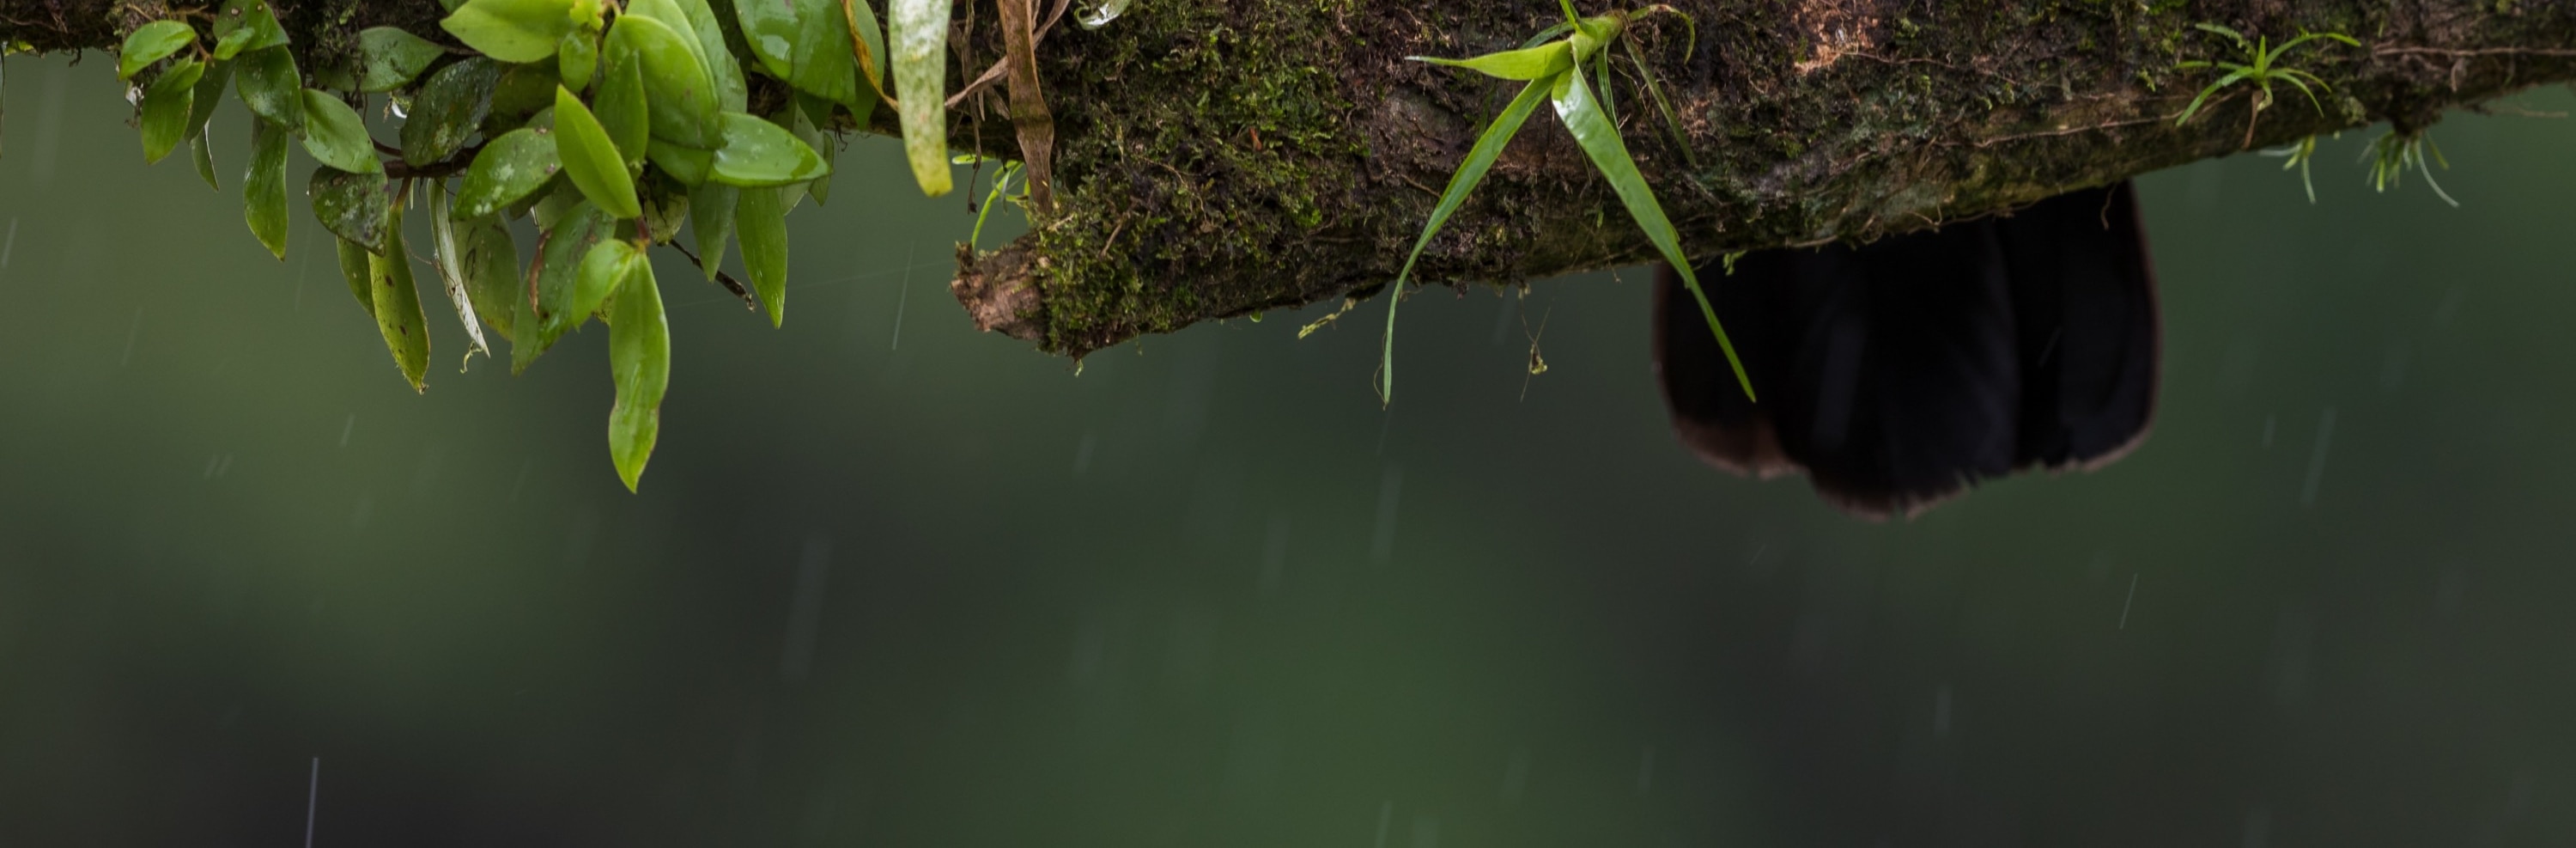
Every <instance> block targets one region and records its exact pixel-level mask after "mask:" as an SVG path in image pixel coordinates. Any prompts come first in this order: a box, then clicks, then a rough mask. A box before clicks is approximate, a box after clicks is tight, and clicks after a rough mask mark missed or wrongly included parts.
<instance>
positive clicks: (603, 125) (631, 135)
mask: <svg viewBox="0 0 2576 848" xmlns="http://www.w3.org/2000/svg"><path fill="white" fill-rule="evenodd" d="M609 52H610V54H611V56H612V57H614V56H616V55H618V54H621V53H623V52H624V51H618V50H611V51H609ZM650 108H651V107H650V104H649V103H647V102H646V98H645V94H644V68H643V64H642V63H640V62H637V61H635V60H633V59H631V58H628V59H618V58H611V59H610V60H609V61H608V66H607V68H606V69H604V70H603V71H602V72H601V73H600V79H599V94H598V95H597V96H595V97H592V98H591V114H592V116H594V117H597V118H598V119H599V127H600V129H603V130H606V131H608V142H609V143H610V144H612V145H615V146H616V147H617V158H618V161H620V162H623V163H625V165H626V167H628V168H630V169H631V168H633V167H634V166H635V165H636V164H638V163H641V162H643V161H644V153H645V145H646V143H647V142H650V141H651V140H652V138H653V130H652V122H651V113H650V111H649V110H650Z"/></svg>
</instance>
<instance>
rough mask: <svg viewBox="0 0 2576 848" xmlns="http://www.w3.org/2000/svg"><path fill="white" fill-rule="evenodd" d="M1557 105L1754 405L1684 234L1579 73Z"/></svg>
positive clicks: (1562, 81) (1560, 88) (1564, 86)
mask: <svg viewBox="0 0 2576 848" xmlns="http://www.w3.org/2000/svg"><path fill="white" fill-rule="evenodd" d="M1554 100H1555V103H1556V116H1557V119H1558V120H1559V121H1562V122H1564V124H1565V128H1566V129H1567V130H1569V131H1571V132H1573V133H1574V140H1575V142H1576V143H1578V144H1580V145H1582V147H1583V152H1584V155H1586V156H1588V157H1590V158H1591V159H1592V166H1593V167H1594V168H1595V169H1598V170H1599V171H1600V172H1601V175H1602V176H1603V177H1607V178H1608V179H1609V180H1610V187H1611V189H1612V190H1614V191H1616V192H1618V194H1619V202H1620V203H1621V204H1623V205H1625V206H1627V207H1628V216H1629V217H1631V218H1634V219H1636V222H1637V227H1638V228H1639V229H1642V230H1644V231H1645V232H1646V240H1647V241H1650V242H1653V243H1654V245H1655V250H1656V251H1657V252H1660V253H1662V254H1663V255H1664V261H1666V262H1670V263H1672V266H1673V268H1674V269H1675V270H1677V271H1680V272H1681V277H1682V285H1683V286H1684V287H1686V288H1688V289H1690V293H1691V297H1693V298H1696V299H1697V300H1698V301H1699V310H1700V314H1701V315H1702V316H1703V317H1706V318H1707V319H1708V331H1709V332H1711V333H1714V334H1716V336H1717V346H1718V348H1719V349H1720V350H1723V351H1725V352H1726V364H1727V365H1729V366H1731V367H1733V368H1734V369H1735V380H1736V383H1737V384H1738V385H1740V386H1742V387H1743V388H1744V396H1745V398H1746V399H1748V400H1749V399H1752V398H1753V378H1751V377H1749V376H1746V375H1745V373H1744V361H1743V360H1742V359H1739V358H1737V357H1736V355H1735V342H1734V341H1732V340H1730V339H1728V338H1727V337H1726V328H1725V327H1722V326H1719V325H1718V323H1717V310H1716V308H1714V307H1712V306H1710V305H1709V302H1708V294H1707V293H1706V292H1703V291H1701V290H1700V286H1699V275H1697V274H1695V273H1693V272H1692V271H1691V265H1690V257H1689V256H1686V255H1683V253H1682V247H1681V236H1680V234H1679V233H1677V232H1675V231H1674V230H1673V223H1672V221H1671V219H1669V218H1666V217H1665V216H1664V207H1663V204H1662V203H1659V202H1657V201H1656V200H1655V192H1654V190H1653V189H1651V188H1648V187H1647V186H1646V178H1645V175H1643V174H1640V173H1638V172H1637V162H1636V160H1635V159H1632V158H1630V157H1629V155H1628V145H1627V144H1626V143H1625V142H1623V141H1621V140H1620V139H1619V126H1618V124H1616V123H1613V122H1612V121H1611V120H1610V117H1609V115H1607V114H1605V113H1604V112H1603V111H1602V110H1601V105H1600V102H1599V101H1597V100H1594V99H1593V97H1592V88H1591V86H1588V85H1585V84H1584V81H1583V74H1581V73H1567V74H1565V75H1563V76H1562V77H1559V78H1558V81H1557V82H1556V83H1555V93H1554Z"/></svg>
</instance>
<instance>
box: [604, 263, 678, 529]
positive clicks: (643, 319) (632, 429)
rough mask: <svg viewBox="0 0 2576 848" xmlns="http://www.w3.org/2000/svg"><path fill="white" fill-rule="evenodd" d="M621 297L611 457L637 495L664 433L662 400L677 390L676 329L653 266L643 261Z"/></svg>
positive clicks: (612, 344)
mask: <svg viewBox="0 0 2576 848" xmlns="http://www.w3.org/2000/svg"><path fill="white" fill-rule="evenodd" d="M635 264H636V271H635V273H634V275H633V276H631V277H629V278H628V279H627V280H626V283H625V285H623V286H620V287H619V290H618V292H617V302H616V306H615V307H614V312H615V314H613V315H611V316H610V319H611V320H610V321H609V325H608V373H609V376H610V378H612V379H613V380H615V381H616V384H617V405H616V406H615V407H613V408H611V409H610V410H609V412H608V455H609V459H610V460H611V461H613V462H615V463H616V464H617V477H618V479H621V480H624V481H626V489H627V491H634V490H635V486H636V483H637V482H638V481H639V480H640V479H641V478H642V477H643V476H644V464H645V462H646V461H648V460H650V459H652V457H653V443H654V442H655V441H656V440H658V439H659V438H660V436H661V432H662V395H663V393H664V392H665V391H666V390H667V389H669V387H670V384H671V325H670V322H669V320H668V319H667V317H666V316H665V315H664V314H663V311H662V288H661V286H660V284H659V283H657V282H655V281H654V279H653V264H652V263H650V262H643V261H638V262H636V263H635Z"/></svg>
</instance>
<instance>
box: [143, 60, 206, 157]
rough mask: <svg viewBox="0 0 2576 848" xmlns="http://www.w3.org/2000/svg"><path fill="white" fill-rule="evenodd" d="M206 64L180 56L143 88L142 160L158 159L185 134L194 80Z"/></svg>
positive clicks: (194, 100) (195, 95)
mask: <svg viewBox="0 0 2576 848" xmlns="http://www.w3.org/2000/svg"><path fill="white" fill-rule="evenodd" d="M205 73H206V66H204V65H201V64H198V63H197V60H195V59H181V60H179V62H178V63H177V64H174V65H171V66H170V69H169V70H167V71H162V72H161V77H160V78H159V79H155V80H153V81H152V86H151V87H150V88H146V89H144V90H143V159H144V161H147V162H159V161H161V159H162V157H165V156H168V155H170V151H171V150H174V149H176V148H178V146H179V142H180V141H182V140H184V139H186V138H187V137H188V114H189V113H190V112H191V111H192V110H193V109H194V107H195V105H196V102H197V100H196V98H197V80H198V78H199V77H202V76H204V75H205Z"/></svg>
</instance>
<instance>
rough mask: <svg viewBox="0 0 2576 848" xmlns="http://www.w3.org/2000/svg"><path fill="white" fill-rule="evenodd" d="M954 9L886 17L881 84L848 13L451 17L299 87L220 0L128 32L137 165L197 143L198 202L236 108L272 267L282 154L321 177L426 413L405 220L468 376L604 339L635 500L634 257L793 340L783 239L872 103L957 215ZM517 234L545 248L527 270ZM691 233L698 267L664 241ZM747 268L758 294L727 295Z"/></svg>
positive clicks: (644, 315)
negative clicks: (388, 134)
mask: <svg viewBox="0 0 2576 848" xmlns="http://www.w3.org/2000/svg"><path fill="white" fill-rule="evenodd" d="M951 2H952V0H893V2H892V5H891V8H892V10H893V18H894V20H895V28H894V35H895V40H896V42H897V46H898V47H899V48H900V49H899V50H898V51H896V52H895V53H894V54H893V55H892V56H891V59H892V61H891V62H886V61H881V60H880V57H887V56H888V55H889V54H888V52H887V49H886V42H887V36H886V34H885V33H884V32H882V31H881V28H880V26H879V24H878V21H877V18H876V14H875V12H874V11H872V10H871V9H870V8H869V5H868V4H867V3H866V2H863V1H862V0H771V2H759V3H720V4H716V5H715V6H711V5H710V3H709V2H708V0H624V2H622V3H620V2H614V1H613V0H450V2H447V3H446V4H445V5H446V7H447V9H448V14H447V16H446V17H445V18H444V19H442V20H441V21H440V27H441V28H442V29H443V30H445V31H446V33H447V34H448V35H450V36H453V37H454V39H455V41H456V42H457V44H461V45H462V47H458V46H455V45H448V44H440V43H437V42H433V41H430V40H428V39H424V38H422V37H420V36H418V35H414V34H412V33H410V32H406V31H404V30H401V29H397V28H392V27H378V28H374V29H369V30H366V31H363V32H362V33H360V34H359V38H358V43H357V45H356V47H357V51H356V54H357V55H356V57H355V60H354V62H352V63H350V64H349V65H347V66H336V67H321V68H299V67H298V66H297V55H296V53H295V52H294V51H293V50H292V49H291V48H292V47H293V45H292V44H291V43H290V42H291V39H290V37H289V34H288V32H287V30H286V29H285V27H283V26H281V24H280V22H279V18H278V16H277V13H276V10H275V9H273V8H272V7H271V6H270V5H269V3H268V0H226V1H225V2H224V3H222V5H221V6H220V8H216V9H211V10H208V9H175V10H168V11H165V12H164V13H163V15H164V16H163V17H161V19H158V20H150V21H146V22H143V23H141V24H139V25H137V26H135V27H134V28H133V29H132V30H130V31H129V32H128V34H127V36H126V38H125V39H124V41H123V43H122V46H121V49H120V51H119V56H118V62H117V71H118V77H119V79H120V80H122V81H125V82H127V83H128V84H129V85H136V86H139V87H140V89H141V91H142V97H141V101H140V119H139V120H138V121H137V124H138V126H139V127H140V128H141V130H142V136H143V147H144V155H145V158H146V159H147V160H149V161H154V162H157V161H160V160H161V159H163V158H165V157H167V156H168V155H169V154H170V153H172V152H173V151H175V150H176V149H177V148H178V147H179V146H180V145H182V144H186V145H187V146H189V148H190V150H191V152H192V154H193V157H192V158H193V159H194V160H195V165H196V169H197V172H198V174H199V175H200V176H201V177H203V178H204V179H205V181H206V182H207V184H209V185H217V184H218V180H217V178H216V170H215V165H214V161H213V157H212V155H211V152H210V149H209V148H210V146H209V145H208V144H207V141H206V134H207V132H208V130H209V129H210V127H211V119H212V118H213V116H214V113H215V107H216V106H217V105H218V104H219V103H220V102H221V100H222V98H223V97H224V96H225V94H226V93H227V91H228V90H229V91H230V92H231V93H233V94H235V95H236V96H237V97H238V98H239V99H240V101H241V102H242V104H243V105H244V106H245V107H247V109H248V111H249V112H250V114H251V116H252V117H253V121H252V127H251V145H250V147H251V157H250V164H249V168H248V172H247V175H246V177H245V179H244V181H243V195H244V203H245V206H246V211H245V218H246V219H247V222H248V224H249V227H250V230H251V232H252V234H253V235H254V236H255V237H256V238H257V239H258V240H259V242H260V243H261V245H263V246H264V247H266V248H267V249H268V250H269V252H270V253H272V254H273V255H275V256H276V257H278V258H279V259H284V258H285V257H286V254H287V235H288V231H289V227H288V221H287V205H288V204H287V199H288V198H287V188H286V186H287V183H286V173H285V171H286V160H287V156H286V154H287V146H288V144H289V142H290V141H292V142H294V143H297V144H300V145H301V146H302V147H303V148H304V150H305V152H307V153H309V154H311V155H312V157H313V158H314V159H315V160H316V161H318V162H319V163H320V167H319V168H317V169H316V170H315V171H314V172H313V175H312V177H311V178H310V181H309V187H308V194H309V196H310V198H311V203H312V207H313V212H314V215H315V217H316V218H318V219H320V221H321V223H322V225H323V228H324V229H325V230H327V231H328V232H330V234H331V236H332V238H333V241H334V242H335V244H336V246H337V251H338V255H339V262H340V267H341V270H342V272H343V274H344V276H345V277H346V278H347V280H348V283H349V287H350V293H351V294H352V295H354V296H355V297H356V299H357V300H358V303H359V305H360V306H361V307H363V308H364V309H365V310H366V311H367V314H368V315H369V316H370V317H372V318H373V320H374V321H375V323H376V325H377V327H378V328H379V330H381V332H382V335H383V337H384V340H385V344H386V347H387V348H388V349H389V350H390V351H391V353H392V355H393V359H394V362H395V365H396V366H397V368H398V369H399V371H400V372H401V374H402V377H403V379H404V381H405V382H406V383H408V384H409V385H411V386H412V387H413V388H414V390H420V389H422V388H423V387H424V383H425V377H426V372H427V364H428V357H429V331H428V327H427V325H426V324H427V321H426V315H425V312H424V310H423V309H422V306H421V295H420V292H419V288H418V286H417V284H416V283H415V277H414V275H413V264H412V263H413V258H414V256H413V250H412V248H410V247H408V246H407V245H406V244H405V236H404V232H403V218H404V215H405V213H406V212H407V211H409V210H411V209H413V208H414V207H415V206H416V205H420V204H423V203H425V205H426V207H427V214H428V217H429V218H430V221H429V227H428V229H429V233H430V239H429V241H430V245H429V251H428V252H429V255H428V257H427V261H428V264H429V265H430V266H431V268H432V269H433V270H434V271H435V273H436V276H435V280H436V281H437V283H438V285H439V287H440V289H441V290H442V291H443V293H444V294H445V295H446V299H447V301H448V302H449V303H450V305H452V306H453V307H454V308H455V310H456V313H457V317H458V319H459V320H460V321H461V322H462V323H463V324H464V327H465V330H466V337H467V340H468V353H467V357H468V360H469V361H470V359H471V356H472V354H473V353H477V352H481V353H485V354H487V355H489V348H488V346H487V344H486V341H485V339H486V335H485V332H486V330H487V329H488V330H489V331H490V332H491V333H492V334H494V335H498V336H500V337H501V338H502V339H504V340H506V341H508V342H509V343H510V346H511V355H510V360H511V369H512V370H513V371H514V372H516V371H520V370H524V369H525V368H527V367H528V366H529V364H530V363H532V362H534V361H535V360H536V359H537V358H538V356H539V355H541V354H543V353H544V352H545V351H546V350H547V349H548V348H549V347H551V346H552V345H553V344H555V343H556V342H557V341H559V340H560V339H562V338H563V336H564V335H565V334H567V333H569V332H572V331H573V330H576V329H578V328H580V327H581V326H583V325H584V324H586V323H588V322H589V321H590V319H592V318H594V317H596V318H598V319H600V320H601V321H602V322H603V323H605V324H607V325H608V327H609V367H610V373H611V377H612V379H613V381H614V383H615V386H616V393H617V394H616V398H617V399H616V404H615V406H614V407H613V409H612V410H611V412H610V414H609V427H608V437H609V439H608V441H609V453H610V458H611V459H612V461H613V463H614V465H615V466H616V468H617V472H618V476H619V478H620V479H621V480H622V481H623V482H624V483H625V484H626V486H627V487H628V488H629V489H632V488H634V487H635V486H636V484H637V481H638V479H639V477H640V476H641V475H642V473H643V471H644V467H645V464H646V461H647V460H648V459H649V458H650V457H651V455H652V451H653V446H654V443H655V441H656V440H657V438H658V435H659V432H660V406H661V402H662V398H663V394H664V391H665V389H666V388H667V387H668V383H669V374H670V356H671V350H670V333H669V327H668V323H667V321H666V320H665V317H664V314H663V309H662V298H661V291H660V288H659V283H658V281H657V280H656V279H655V277H654V273H653V268H652V263H651V262H650V261H649V259H648V258H647V251H648V250H649V249H650V248H651V247H653V246H655V245H666V246H670V247H672V248H674V249H677V250H679V252H681V253H682V254H684V255H686V256H687V257H688V258H689V259H690V261H692V262H694V263H696V264H697V265H698V266H699V267H700V268H702V269H703V270H704V271H705V273H706V276H707V279H708V280H709V281H711V282H719V283H722V284H723V285H724V286H725V287H726V288H728V289H729V290H731V291H732V293H733V294H734V295H736V296H738V297H740V298H742V299H743V301H744V303H745V304H746V306H747V307H750V308H754V309H765V310H766V312H767V314H768V316H769V319H770V321H771V322H772V324H773V325H775V324H778V323H780V322H782V321H783V320H784V314H785V306H786V304H785V295H786V278H787V230H786V224H785V216H786V214H787V213H788V212H789V211H790V210H793V209H794V208H796V207H797V206H798V205H799V204H801V203H802V202H803V201H804V199H805V198H807V197H812V198H813V199H814V200H815V202H817V203H821V202H823V201H824V200H826V199H827V197H828V194H829V192H830V188H831V175H832V166H831V159H832V155H831V154H832V152H833V151H834V149H835V147H836V145H835V144H834V143H833V139H832V138H831V137H830V135H829V133H830V132H831V131H833V130H838V129H849V128H860V127H865V126H866V125H867V124H868V118H869V116H870V115H871V114H872V113H873V112H874V110H875V108H876V106H877V105H878V103H879V102H880V101H883V102H885V103H887V104H888V105H895V104H894V101H893V100H892V98H890V97H888V96H887V94H888V92H889V90H890V89H891V90H900V91H903V92H906V93H908V94H915V95H918V96H916V97H910V98H908V100H909V102H907V103H904V104H902V108H901V109H900V112H901V115H902V118H903V124H904V128H905V133H904V135H905V141H906V145H905V146H906V152H907V158H909V159H910V160H911V161H912V162H913V163H914V164H915V171H916V176H917V177H918V178H919V182H920V183H921V188H922V189H923V191H924V192H925V193H928V194H933V195H936V194H940V193H943V192H945V191H946V189H947V180H948V174H947V170H946V169H947V162H948V156H947V147H946V132H945V115H944V110H943V107H944V106H945V103H946V99H945V98H944V97H942V96H941V95H942V93H943V92H942V91H941V89H942V87H943V82H942V80H941V75H942V74H943V70H942V68H941V67H940V66H941V64H942V61H943V59H944V57H945V54H946V52H947V51H946V41H947V38H948V19H949V14H950V7H951ZM1006 3H1017V4H1020V5H1027V3H1028V0H1006ZM719 6H720V7H723V8H725V9H726V10H727V11H728V13H729V14H726V15H724V16H721V17H720V16H719V15H718V13H717V11H716V8H718V7H719ZM729 43H730V44H739V45H742V50H741V51H740V52H739V53H738V52H737V51H736V49H735V48H733V47H729V46H728V45H729ZM888 71H891V73H892V76H893V79H892V80H888V79H887V78H886V75H887V73H888ZM755 75H756V76H755ZM308 83H309V84H310V86H309V87H308ZM373 95H384V96H385V97H386V98H387V99H388V101H389V102H390V104H391V105H392V106H394V107H395V108H394V109H393V110H392V111H393V112H394V114H396V115H398V116H400V117H401V118H402V119H403V122H402V125H401V127H400V128H399V131H398V133H399V139H400V144H399V145H389V144H384V143H380V142H378V141H377V140H376V139H375V138H374V137H373V136H372V135H371V134H370V132H369V131H368V128H367V121H366V117H365V112H364V110H365V108H366V106H367V105H368V103H367V101H368V98H369V97H370V96H373ZM755 104H758V105H757V107H755ZM755 108H757V109H758V112H759V113H758V114H754V113H753V110H754V109H755ZM924 163H935V164H936V165H937V167H936V168H928V167H924ZM218 187H220V186H218ZM517 220H533V222H534V225H535V230H536V233H537V241H536V246H535V250H534V256H533V257H531V258H529V260H528V261H526V262H525V263H524V264H523V262H522V257H521V254H520V248H519V245H518V244H517V240H516V238H514V236H513V235H512V233H511V226H510V225H511V222H513V221H517ZM684 226H685V227H686V228H687V229H689V230H690V231H691V233H692V235H693V237H694V241H695V243H696V247H697V250H696V251H695V252H694V253H692V252H691V251H688V250H687V249H686V248H683V247H681V246H680V245H679V243H678V242H677V241H676V239H677V237H678V235H679V232H680V230H681V229H682V228H683V227H684ZM736 243H739V244H740V245H741V248H742V262H743V266H744V268H745V269H746V271H747V272H748V274H747V275H748V276H749V278H750V285H749V286H744V285H743V284H741V283H739V282H737V281H735V280H734V279H733V278H732V276H731V275H729V274H725V273H723V272H722V271H720V270H719V269H720V268H721V267H722V265H723V263H724V261H725V258H726V256H727V254H728V252H729V251H730V250H731V246H732V245H734V244H736Z"/></svg>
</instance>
